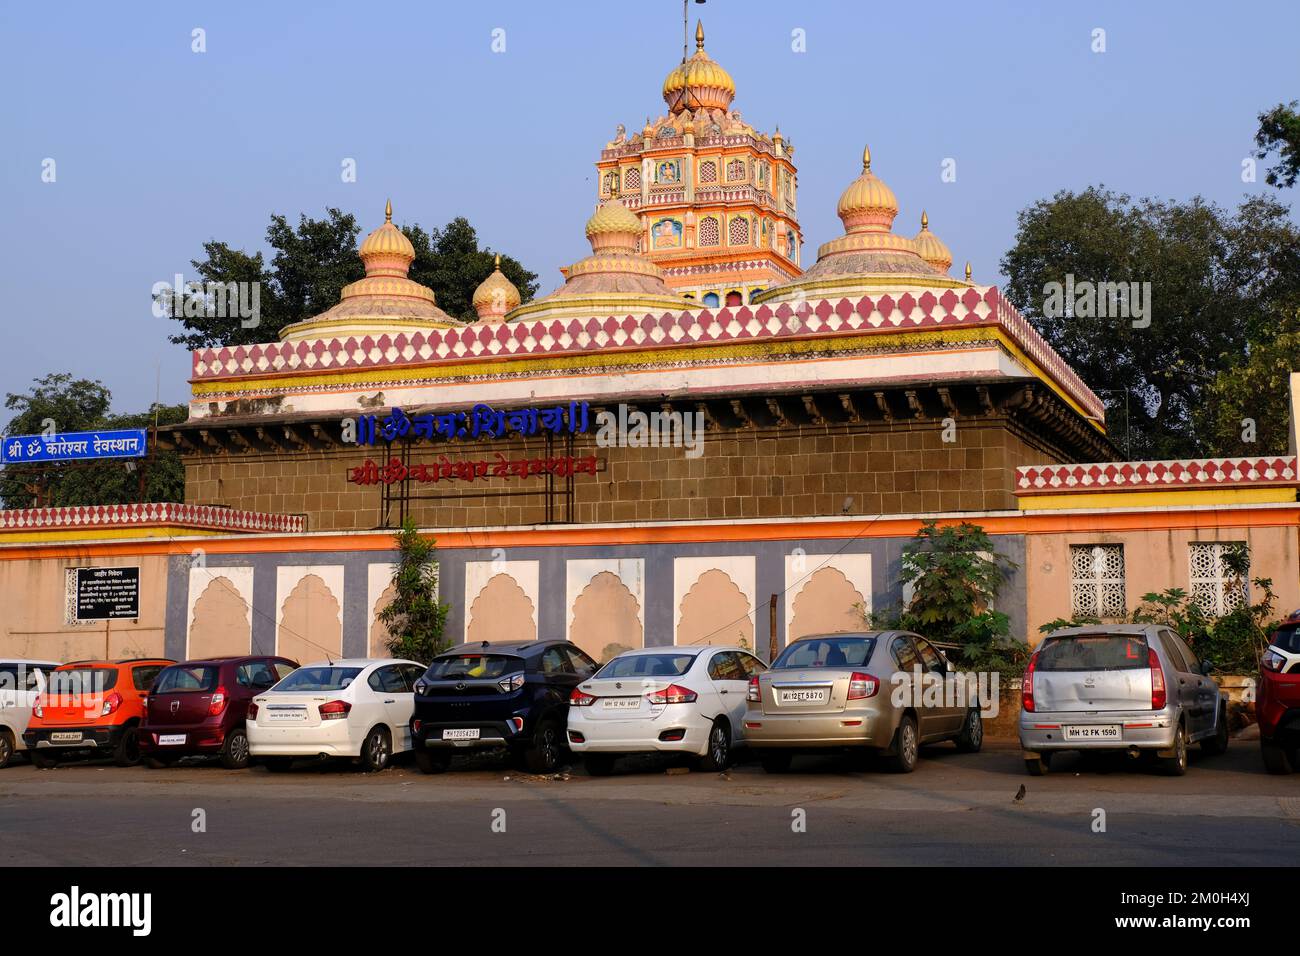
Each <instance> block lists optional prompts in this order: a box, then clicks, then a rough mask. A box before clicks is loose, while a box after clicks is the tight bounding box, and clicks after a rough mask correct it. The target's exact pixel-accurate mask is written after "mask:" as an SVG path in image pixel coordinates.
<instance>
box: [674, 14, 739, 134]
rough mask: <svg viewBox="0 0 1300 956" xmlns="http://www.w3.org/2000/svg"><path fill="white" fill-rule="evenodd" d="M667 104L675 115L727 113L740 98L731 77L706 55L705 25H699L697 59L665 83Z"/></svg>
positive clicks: (683, 66)
mask: <svg viewBox="0 0 1300 956" xmlns="http://www.w3.org/2000/svg"><path fill="white" fill-rule="evenodd" d="M663 93H664V102H665V103H667V104H668V109H669V111H670V112H673V113H680V112H682V110H688V109H689V110H700V109H715V110H725V109H727V107H729V106H731V101H732V100H733V99H735V98H736V84H735V81H733V80H732V79H731V74H730V73H728V72H727V71H726V70H724V69H723V68H722V67H721V66H719V65H718V64H717V63H715V62H714V60H713V58H712V57H710V56H709V55H708V54H707V53H705V52H704V24H703V23H702V22H697V23H696V24H695V55H694V56H693V57H691V58H690V59H689V60H687V61H685V62H684V63H682V64H680V65H678V66H676V67H674V68H673V70H672V72H670V73H669V74H668V76H667V77H666V78H665V79H664V89H663Z"/></svg>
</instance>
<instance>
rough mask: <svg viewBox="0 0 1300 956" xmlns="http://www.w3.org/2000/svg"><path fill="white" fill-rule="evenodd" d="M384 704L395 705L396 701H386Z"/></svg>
mask: <svg viewBox="0 0 1300 956" xmlns="http://www.w3.org/2000/svg"><path fill="white" fill-rule="evenodd" d="M384 703H385V704H395V703H397V701H395V700H386V701H384Z"/></svg>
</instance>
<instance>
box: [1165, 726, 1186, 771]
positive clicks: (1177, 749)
mask: <svg viewBox="0 0 1300 956" xmlns="http://www.w3.org/2000/svg"><path fill="white" fill-rule="evenodd" d="M1173 749H1174V755H1173V756H1172V757H1161V758H1160V770H1161V772H1162V773H1164V774H1165V775H1167V776H1170V777H1181V776H1182V775H1183V774H1185V773H1187V730H1186V729H1185V728H1184V727H1183V725H1182V724H1179V725H1178V730H1177V731H1176V732H1175V733H1174V748H1173Z"/></svg>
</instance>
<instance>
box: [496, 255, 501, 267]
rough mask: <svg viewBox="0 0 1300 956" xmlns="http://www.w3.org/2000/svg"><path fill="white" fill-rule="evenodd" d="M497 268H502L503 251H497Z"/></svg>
mask: <svg viewBox="0 0 1300 956" xmlns="http://www.w3.org/2000/svg"><path fill="white" fill-rule="evenodd" d="M495 268H497V269H500V268H501V253H499V252H498V253H497V259H496V264H495Z"/></svg>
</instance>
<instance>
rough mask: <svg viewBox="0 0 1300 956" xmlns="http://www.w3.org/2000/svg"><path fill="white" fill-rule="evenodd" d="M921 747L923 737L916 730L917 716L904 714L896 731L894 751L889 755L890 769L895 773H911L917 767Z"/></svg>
mask: <svg viewBox="0 0 1300 956" xmlns="http://www.w3.org/2000/svg"><path fill="white" fill-rule="evenodd" d="M920 748H921V738H920V737H919V736H918V734H917V731H916V718H915V717H913V716H912V715H911V714H904V715H903V719H902V720H900V721H899V722H898V730H897V731H895V732H894V747H893V753H891V754H890V755H889V757H888V761H889V769H890V770H892V771H894V773H911V772H912V771H913V770H915V769H916V758H917V754H918V752H919V751H920Z"/></svg>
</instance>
